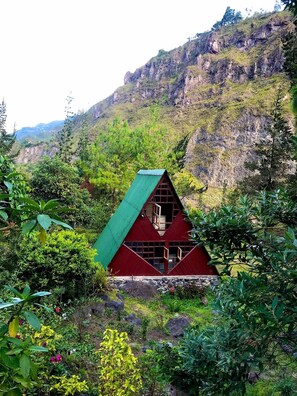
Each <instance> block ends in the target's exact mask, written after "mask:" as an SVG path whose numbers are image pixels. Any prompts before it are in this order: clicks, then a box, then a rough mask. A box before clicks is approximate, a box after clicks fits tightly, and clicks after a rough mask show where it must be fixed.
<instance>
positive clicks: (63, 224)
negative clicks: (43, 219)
mask: <svg viewBox="0 0 297 396" xmlns="http://www.w3.org/2000/svg"><path fill="white" fill-rule="evenodd" d="M51 220H52V222H53V223H55V224H58V225H60V226H62V227H64V228H67V229H68V230H72V227H71V226H70V225H69V224H66V223H64V222H63V221H59V220H56V219H53V218H52V219H51Z"/></svg>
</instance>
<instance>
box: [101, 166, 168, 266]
mask: <svg viewBox="0 0 297 396" xmlns="http://www.w3.org/2000/svg"><path fill="white" fill-rule="evenodd" d="M163 175H167V171H166V169H141V170H140V171H139V172H138V173H137V175H136V177H135V179H134V181H133V183H132V184H131V186H130V188H129V190H128V191H127V193H126V195H125V197H124V198H123V200H122V202H121V203H120V205H119V207H118V208H117V210H116V211H115V213H114V214H113V215H112V217H111V218H110V220H109V222H108V223H107V225H106V226H105V228H104V230H103V231H102V233H101V234H100V236H99V238H98V239H97V241H96V242H95V244H94V248H95V249H97V255H96V256H95V261H96V262H99V263H100V264H102V265H103V267H105V268H107V266H108V264H109V263H110V262H111V260H112V259H113V257H114V256H115V254H116V252H117V251H118V249H119V248H120V246H121V245H122V243H123V241H124V239H125V237H126V236H127V234H128V232H129V231H130V229H131V227H132V226H133V224H134V222H135V220H136V219H137V216H138V215H139V214H140V212H141V210H142V208H143V206H144V204H145V203H146V201H147V200H148V199H149V197H150V195H151V194H152V192H153V191H154V189H155V188H156V187H157V185H158V183H159V182H160V180H161V178H162V177H163Z"/></svg>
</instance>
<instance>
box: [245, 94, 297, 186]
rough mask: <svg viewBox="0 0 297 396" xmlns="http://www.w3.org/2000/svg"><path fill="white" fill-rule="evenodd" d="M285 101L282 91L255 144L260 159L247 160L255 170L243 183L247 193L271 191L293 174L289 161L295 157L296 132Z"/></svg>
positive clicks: (247, 164) (247, 165)
mask: <svg viewBox="0 0 297 396" xmlns="http://www.w3.org/2000/svg"><path fill="white" fill-rule="evenodd" d="M281 102H282V96H281V91H280V90H279V91H278V93H277V97H276V100H275V104H274V108H273V111H272V114H271V122H270V124H269V125H268V128H267V131H266V134H265V136H264V137H262V138H261V139H260V141H259V142H258V143H256V144H255V154H256V159H255V160H254V161H250V162H246V163H245V167H246V168H247V169H248V170H250V171H251V174H250V175H248V177H246V178H245V179H244V180H243V181H242V182H241V188H242V189H243V191H245V192H254V193H255V192H257V191H261V190H264V189H265V190H268V191H271V190H273V189H274V188H276V187H278V186H279V185H281V184H282V183H283V182H285V181H286V180H287V178H288V177H289V172H290V166H289V162H290V161H292V160H293V156H294V149H293V142H292V136H293V133H292V130H291V128H290V126H289V124H288V122H287V120H286V119H285V118H284V116H283V109H282V103H281Z"/></svg>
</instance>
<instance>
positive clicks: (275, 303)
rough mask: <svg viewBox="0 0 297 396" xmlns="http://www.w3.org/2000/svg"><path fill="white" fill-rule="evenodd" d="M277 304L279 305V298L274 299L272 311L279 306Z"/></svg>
mask: <svg viewBox="0 0 297 396" xmlns="http://www.w3.org/2000/svg"><path fill="white" fill-rule="evenodd" d="M277 304H278V297H277V296H275V297H274V299H273V300H272V303H271V307H272V309H275V307H276V306H277Z"/></svg>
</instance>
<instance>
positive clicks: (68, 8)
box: [0, 0, 276, 131]
mask: <svg viewBox="0 0 297 396" xmlns="http://www.w3.org/2000/svg"><path fill="white" fill-rule="evenodd" d="M275 2H276V1H275V0H261V1H259V0H214V1H202V0H146V1H144V0H0V13H1V24H0V34H1V53H2V61H1V73H0V99H2V98H4V100H5V102H6V113H7V125H6V127H7V128H6V129H7V130H8V131H11V130H12V128H13V125H14V123H16V127H17V129H20V128H22V127H24V126H35V125H36V124H38V123H40V122H44V123H47V122H50V121H53V120H57V119H64V118H65V114H64V108H65V103H66V97H67V95H69V94H70V93H72V96H73V97H74V101H73V106H72V107H73V110H75V111H77V110H78V109H80V110H87V109H88V108H89V107H91V106H92V105H93V104H95V103H97V102H99V101H100V100H102V99H104V98H106V97H107V96H109V95H110V94H112V93H113V91H115V90H116V88H118V87H119V86H121V85H123V83H124V75H125V73H126V72H127V71H131V72H133V71H134V70H135V69H136V68H138V67H140V66H142V65H143V64H145V63H146V62H147V61H148V60H149V59H150V58H152V57H153V56H155V55H157V53H158V51H159V49H164V50H166V51H169V50H172V49H174V48H176V47H178V46H180V45H182V44H184V43H185V42H186V41H187V38H188V37H189V36H194V35H195V34H196V33H198V32H204V31H206V30H209V29H210V28H211V26H212V25H213V24H214V23H215V22H216V21H217V20H220V19H221V18H222V16H223V14H224V12H225V10H226V7H227V6H230V7H231V8H235V9H236V10H240V11H242V12H243V13H244V11H245V9H246V8H248V9H253V10H254V11H258V10H260V8H262V9H264V10H269V11H271V10H273V7H274V5H275Z"/></svg>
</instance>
